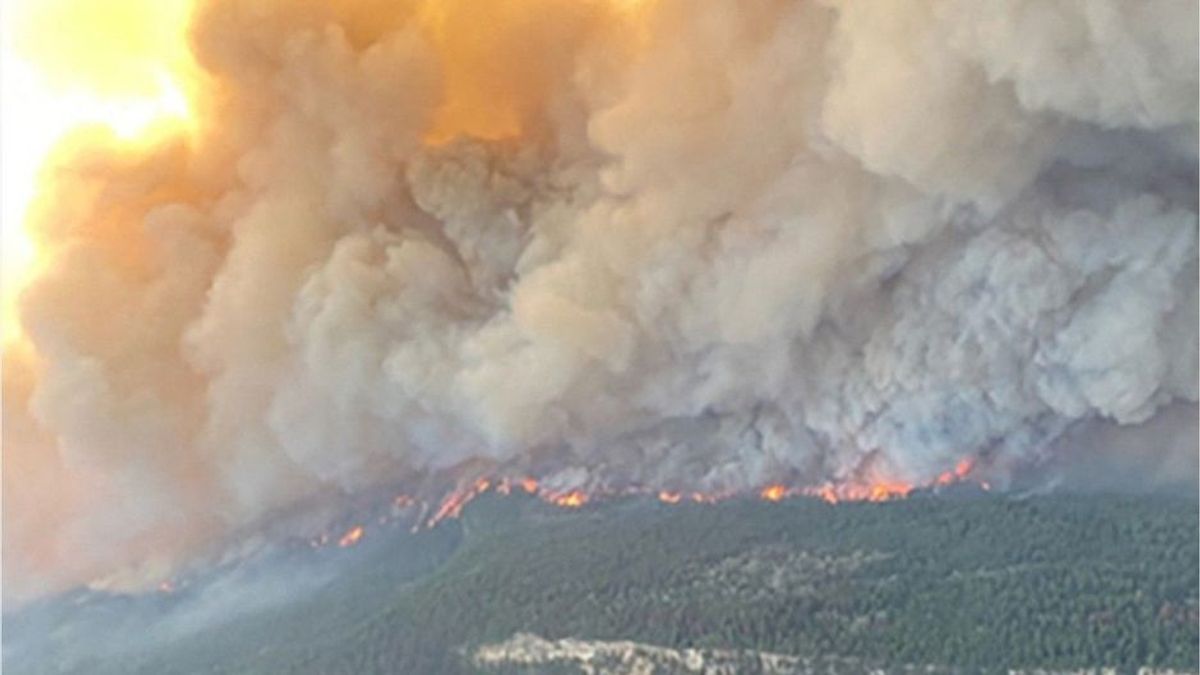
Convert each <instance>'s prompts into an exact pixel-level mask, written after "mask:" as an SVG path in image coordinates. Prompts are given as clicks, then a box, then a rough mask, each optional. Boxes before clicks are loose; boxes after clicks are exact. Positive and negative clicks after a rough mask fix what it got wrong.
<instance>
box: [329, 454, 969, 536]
mask: <svg viewBox="0 0 1200 675" xmlns="http://www.w3.org/2000/svg"><path fill="white" fill-rule="evenodd" d="M974 470H975V461H974V460H972V459H964V460H961V461H959V462H958V463H957V464H956V465H955V466H954V468H953V469H951V470H948V471H945V472H943V473H941V474H939V475H938V476H937V477H936V478H934V479H933V480H931V481H929V482H928V483H926V484H925V485H926V486H928V487H937V486H943V485H949V484H951V483H956V482H960V481H964V480H968V479H970V477H971V474H972V472H973V471H974ZM860 473H863V474H872V473H874V474H876V477H875V478H873V479H871V480H866V479H862V478H859V479H853V480H844V481H841V482H826V483H823V484H821V485H816V486H807V487H797V486H788V485H786V484H784V483H771V484H768V485H766V486H765V487H763V488H762V489H760V490H759V491H758V492H757V497H758V498H759V499H762V500H764V501H768V502H772V503H775V502H781V501H783V500H785V499H790V498H793V497H811V498H817V499H821V500H824V501H826V502H828V503H830V504H838V503H841V502H853V501H866V502H884V501H891V500H896V499H903V498H905V497H907V496H908V495H909V494H911V493H912V491H913V490H914V489H915V486H914V485H913V484H911V483H907V482H904V481H899V480H894V479H885V478H881V477H879V476H878V474H879V473H880V470H879V469H878V468H872V467H870V466H868V467H867V468H866V470H864V471H862V472H860ZM977 482H978V484H979V486H980V487H981V488H982V489H984V490H990V489H991V485H990V484H989V483H988V482H987V481H984V480H977ZM464 485H465V487H460V488H458V489H456V490H453V491H451V492H450V493H448V494H446V495H445V496H443V497H442V498H441V499H440V501H438V502H437V504H438V507H437V509H436V510H434V512H433V515H432V516H429V517H428V518H427V517H426V516H427V514H428V513H429V511H430V509H431V506H430V504H431V503H430V502H429V501H426V500H424V499H419V498H417V497H413V496H410V495H408V494H398V495H396V496H395V497H393V498H392V502H391V506H392V507H393V510H392V511H391V513H390V514H389V515H383V516H380V517H379V518H378V521H379V523H380V524H386V523H387V522H389V521H390V520H392V519H396V518H405V519H406V520H407V519H409V518H410V517H411V511H408V509H409V508H410V507H419V509H420V511H419V513H418V514H417V516H416V518H415V519H414V520H412V521H411V522H412V525H411V527H410V528H409V531H410V532H413V533H416V532H419V531H420V530H422V529H432V528H433V527H436V526H437V525H438V524H439V523H440V522H442V521H443V520H446V519H455V518H458V517H460V516H461V515H462V512H463V509H464V508H465V507H466V505H467V504H469V503H470V502H471V501H472V500H474V499H475V498H476V497H478V496H480V495H482V494H484V493H485V492H488V491H493V492H496V493H497V494H500V495H505V496H509V495H511V494H512V491H513V490H514V489H515V488H518V487H519V488H520V489H522V490H524V491H525V492H526V493H527V494H529V495H533V496H536V497H537V498H538V499H540V500H541V501H542V502H545V503H547V504H551V505H553V506H558V507H562V508H569V509H575V508H580V507H582V506H584V505H585V504H588V503H589V502H591V501H592V500H593V499H598V498H606V497H632V496H639V495H642V496H644V495H653V496H655V497H657V498H658V500H659V501H660V502H662V503H664V504H679V503H681V502H683V501H684V500H685V499H687V500H690V501H692V502H695V503H697V504H716V503H718V502H722V501H725V500H728V499H733V498H736V497H738V496H739V494H744V493H738V492H735V491H720V492H688V493H684V492H679V491H674V490H665V489H660V490H652V489H648V488H647V487H644V486H638V485H630V486H625V487H623V488H612V487H597V488H592V489H590V491H589V490H585V489H583V488H573V489H570V490H565V491H561V490H551V489H545V488H542V487H541V485H540V484H539V482H538V480H537V479H536V478H533V477H532V476H525V477H522V478H516V479H514V478H511V477H507V476H505V477H501V478H486V477H481V478H477V479H475V480H474V481H471V482H470V483H465V484H464ZM405 512H407V513H405ZM364 534H365V532H364V530H363V527H362V526H361V525H356V526H355V527H353V528H351V529H350V530H348V531H347V532H346V533H345V534H343V535H342V537H341V538H340V539H338V541H337V544H338V546H340V547H342V548H346V547H348V546H353V545H354V544H356V543H358V541H359V540H360V539H361V538H362V537H363V535H364ZM329 542H330V536H329V535H328V534H321V535H320V536H319V537H316V538H314V539H311V540H310V541H309V545H311V546H312V547H313V548H320V547H323V546H325V545H327V544H328V543H329Z"/></svg>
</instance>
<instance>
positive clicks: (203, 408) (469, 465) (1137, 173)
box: [3, 0, 1200, 602]
mask: <svg viewBox="0 0 1200 675" xmlns="http://www.w3.org/2000/svg"><path fill="white" fill-rule="evenodd" d="M1197 24H1198V18H1197V5H1196V3H1195V2H1192V1H1190V0H1145V1H1140V2H1128V1H1126V0H1089V1H1082V0H1081V1H1078V2H1076V1H1065V0H1026V1H1024V2H1014V3H996V2H992V1H990V0H941V1H936V2H935V1H932V0H887V1H883V0H881V1H878V2H836V1H834V0H825V1H814V2H795V1H792V0H747V1H737V2H734V1H733V0H719V1H718V0H643V1H641V2H635V1H631V0H624V1H618V0H582V1H581V0H493V1H491V2H486V3H480V2H471V1H469V0H436V1H434V0H408V1H407V2H385V1H382V0H360V1H357V2H351V1H343V2H335V3H330V2H327V1H325V0H320V1H318V0H286V1H285V0H205V1H201V2H199V3H197V5H196V6H195V7H194V8H193V14H192V17H191V20H190V27H189V35H190V44H191V48H192V52H193V57H194V60H195V64H196V66H197V67H196V72H195V73H194V74H193V75H192V76H191V77H192V78H193V79H192V80H191V81H190V82H189V85H188V89H189V91H190V92H191V103H190V105H191V107H192V126H193V127H194V128H192V129H189V130H188V131H187V132H181V133H179V134H178V135H170V134H168V135H165V136H163V137H161V138H156V139H154V140H153V142H145V143H140V144H131V143H127V142H122V141H120V140H118V139H114V138H112V137H109V136H106V135H105V134H103V133H99V132H95V131H90V132H89V131H85V132H81V133H79V134H76V135H75V136H73V137H71V138H70V139H68V140H67V141H66V142H65V143H64V144H62V145H60V146H59V148H58V150H57V151H56V152H55V154H54V156H53V160H52V163H51V165H50V167H49V169H48V170H47V171H46V173H45V174H44V176H43V183H42V190H43V198H42V200H41V201H40V202H39V205H38V208H37V209H36V210H35V212H34V214H33V217H32V220H31V228H32V237H33V240H34V242H35V245H36V248H37V260H38V264H37V265H35V266H34V267H33V268H32V269H33V270H34V271H33V272H31V275H30V277H29V278H28V279H26V280H25V281H24V282H23V286H22V291H21V294H20V297H19V302H18V312H19V323H20V333H21V336H22V337H21V338H20V340H19V342H18V343H17V344H15V345H13V346H10V347H9V348H8V349H7V350H6V355H5V356H6V359H5V364H4V366H5V367H4V372H3V387H4V389H3V393H4V402H3V406H4V407H3V413H4V438H3V441H4V461H5V472H4V477H3V490H4V553H5V558H4V563H5V564H4V584H3V585H4V595H5V599H6V600H8V601H11V602H21V601H24V600H27V599H30V598H33V597H36V596H38V595H42V594H45V593H47V592H50V591H55V590H59V589H63V588H66V587H70V586H73V585H77V584H80V583H85V582H97V580H100V581H101V583H103V584H106V585H109V586H134V587H137V586H139V585H144V584H149V583H157V581H158V580H159V579H161V578H162V577H163V576H164V575H167V574H170V573H171V571H172V570H174V569H176V568H177V567H178V566H180V565H182V564H183V563H185V562H186V561H187V560H189V559H190V558H191V557H192V556H195V555H198V554H201V553H206V552H210V551H212V550H214V548H217V549H219V548H220V547H221V546H222V542H224V541H226V540H227V538H228V537H229V536H231V535H232V534H234V533H239V534H243V533H245V532H248V531H254V530H255V529H256V528H258V527H259V526H260V524H261V523H262V522H264V520H265V519H270V518H271V517H272V515H273V514H277V513H279V512H282V511H288V510H289V509H292V508H294V507H295V506H296V505H298V504H301V503H304V504H307V503H312V502H313V501H314V500H316V501H331V500H332V501H336V499H337V498H338V495H343V494H356V493H360V492H363V491H366V490H369V489H371V488H373V487H378V486H381V485H389V484H404V483H411V484H421V485H441V486H443V487H449V486H452V485H454V483H455V482H456V481H459V480H468V479H473V478H475V477H477V476H480V475H490V474H504V473H512V474H513V475H536V476H538V477H540V478H543V479H544V480H548V481H550V482H551V483H555V484H559V485H562V486H564V487H572V486H586V485H591V484H597V483H602V482H613V483H626V484H639V485H644V486H648V487H649V488H653V489H659V488H662V489H676V490H690V489H698V490H699V489H702V490H725V491H729V490H743V489H754V488H756V487H758V486H761V485H764V484H766V483H768V482H776V481H784V482H790V483H794V484H798V485H806V484H817V483H821V482H825V481H833V482H838V481H846V480H855V479H858V478H861V477H863V476H867V477H871V478H877V479H886V480H895V481H902V482H905V483H911V484H914V485H920V484H927V483H929V482H931V481H933V480H934V479H935V478H936V477H937V476H938V475H940V474H941V473H943V472H945V471H947V470H948V469H951V468H952V467H954V466H956V465H957V464H958V463H959V462H960V461H961V460H963V459H969V460H972V461H973V462H974V463H975V465H976V466H978V467H980V469H979V470H980V471H981V472H984V473H985V474H986V475H987V476H988V477H989V479H990V480H992V481H993V482H994V483H996V484H997V485H998V486H1000V487H1003V486H1004V485H1005V484H1006V482H1007V481H1008V480H1009V479H1010V478H1011V477H1013V476H1017V475H1025V476H1030V475H1032V476H1039V475H1041V474H1042V472H1045V473H1046V474H1047V475H1049V474H1053V475H1054V476H1055V477H1056V479H1057V477H1061V476H1064V475H1070V476H1080V477H1088V476H1092V477H1094V476H1093V474H1095V473H1097V472H1098V471H1099V469H1098V468H1088V467H1092V465H1091V464H1090V463H1091V462H1092V459H1091V458H1092V457H1097V458H1099V457H1111V456H1112V454H1113V452H1114V450H1111V449H1109V448H1108V443H1109V441H1110V440H1111V441H1112V443H1113V444H1114V445H1113V446H1112V447H1113V448H1117V449H1118V450H1119V451H1120V452H1128V453H1139V452H1147V453H1151V456H1152V457H1153V458H1154V459H1153V460H1152V461H1148V462H1147V463H1138V462H1125V463H1121V462H1118V463H1115V464H1114V463H1113V462H1109V461H1107V460H1106V462H1107V463H1100V462H1099V460H1097V463H1096V464H1095V467H1101V466H1114V467H1118V468H1117V469H1115V470H1116V471H1118V473H1116V474H1113V473H1112V472H1102V471H1101V472H1100V473H1106V475H1104V476H1102V477H1101V478H1100V480H1102V481H1104V482H1106V483H1118V485H1120V484H1126V483H1130V484H1136V485H1137V486H1138V488H1139V489H1141V488H1143V487H1144V485H1145V484H1146V483H1147V482H1153V481H1158V480H1159V479H1160V478H1163V477H1164V474H1167V475H1166V478H1169V479H1170V480H1172V481H1176V482H1178V481H1182V482H1183V484H1184V485H1185V486H1188V489H1194V486H1195V481H1196V463H1195V453H1196V443H1195V441H1196V418H1197V406H1196V401H1197V377H1198V375H1197V321H1198V319H1197V246H1196V239H1197V100H1198V97H1200V89H1198V76H1197ZM1160 411H1168V412H1169V414H1167V415H1166V416H1165V417H1164V416H1163V414H1160ZM1139 432H1143V433H1139ZM1181 437H1182V438H1184V439H1185V440H1184V441H1182V442H1181V441H1180V438H1181ZM1084 441H1086V444H1087V445H1088V446H1089V447H1079V445H1080V443H1082V442H1084ZM1092 446H1094V447H1092ZM1160 448H1168V449H1175V450H1177V451H1178V453H1179V455H1178V456H1172V457H1168V458H1164V457H1163V456H1162V454H1163V452H1162V451H1160ZM1068 457H1069V458H1070V462H1069V464H1070V465H1071V466H1082V467H1085V468H1083V469H1079V468H1068V469H1064V468H1063V466H1064V465H1065V464H1067V463H1068V462H1066V459H1067V458H1068ZM1175 466H1179V467H1182V468H1181V469H1180V470H1178V471H1177V470H1172V469H1169V468H1167V469H1164V468H1163V467H1175ZM1122 467H1124V468H1122ZM1128 467H1136V470H1132V471H1131V470H1128ZM1051 468H1053V470H1051ZM1181 471H1182V473H1180V472H1181ZM1114 475H1115V476H1119V477H1120V480H1119V481H1118V480H1117V479H1116V478H1114Z"/></svg>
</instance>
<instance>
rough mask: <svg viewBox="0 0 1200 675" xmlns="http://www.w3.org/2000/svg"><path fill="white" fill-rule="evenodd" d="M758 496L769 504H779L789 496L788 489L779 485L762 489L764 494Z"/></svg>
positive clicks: (760, 493)
mask: <svg viewBox="0 0 1200 675" xmlns="http://www.w3.org/2000/svg"><path fill="white" fill-rule="evenodd" d="M758 496H760V497H762V498H763V499H765V500H767V501H769V502H777V501H780V500H782V499H783V498H784V497H786V496H787V488H785V487H784V486H782V485H779V484H778V483H776V484H775V485H768V486H767V487H765V488H763V489H762V492H759V493H758Z"/></svg>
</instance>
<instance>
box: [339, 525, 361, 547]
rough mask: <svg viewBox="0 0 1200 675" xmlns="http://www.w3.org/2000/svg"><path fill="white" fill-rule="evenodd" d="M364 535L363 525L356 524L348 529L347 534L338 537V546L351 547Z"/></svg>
mask: <svg viewBox="0 0 1200 675" xmlns="http://www.w3.org/2000/svg"><path fill="white" fill-rule="evenodd" d="M362 536H363V528H362V525H355V526H354V527H352V528H350V529H349V530H347V531H346V534H343V535H342V538H341V539H338V546H339V547H341V548H349V547H351V546H353V545H355V544H357V543H358V540H359V539H362Z"/></svg>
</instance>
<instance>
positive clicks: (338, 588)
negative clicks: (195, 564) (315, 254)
mask: <svg viewBox="0 0 1200 675" xmlns="http://www.w3.org/2000/svg"><path fill="white" fill-rule="evenodd" d="M1197 528H1198V522H1197V505H1196V502H1195V501H1194V500H1187V499H1172V498H1161V497H1158V498H1150V497H1137V498H1135V497H1116V496H1069V495H1061V496H1048V497H1038V498H1031V499H1025V500H1018V499H1013V498H1010V497H1004V496H972V497H970V498H948V497H944V496H930V495H919V496H915V497H912V498H909V499H906V500H901V501H897V502H890V503H882V504H872V503H851V504H839V505H829V504H826V503H824V502H821V501H818V500H813V499H796V500H789V501H785V502H782V503H778V504H773V503H766V502H761V501H757V500H734V501H730V502H725V503H722V504H718V505H695V504H692V505H683V504H680V505H665V504H660V503H657V502H653V501H650V500H623V501H618V502H612V503H601V504H598V505H589V506H587V507H584V508H582V509H579V510H563V509H556V508H553V507H549V506H547V505H544V504H541V503H538V502H535V501H533V500H528V499H525V498H518V497H515V496H514V497H501V496H498V495H488V496H485V497H483V498H480V499H479V500H477V501H476V502H474V503H472V504H471V505H470V506H469V507H468V509H467V510H466V512H465V514H464V517H463V518H462V519H461V520H459V521H454V522H451V523H448V524H446V525H444V526H442V528H439V530H440V531H439V532H434V533H424V534H422V535H418V536H416V537H414V536H412V535H408V534H402V533H400V532H399V531H397V532H394V533H392V534H386V535H385V534H384V533H380V536H379V537H377V538H376V539H375V540H374V541H367V542H364V545H363V546H364V548H363V549H362V550H361V551H357V552H355V553H354V555H355V556H357V557H355V558H354V559H352V560H349V561H348V562H347V565H348V566H347V567H345V568H344V569H340V570H339V573H338V575H337V577H336V578H334V580H333V581H331V582H329V583H328V584H325V585H322V586H321V587H320V588H319V589H318V590H316V591H314V592H311V593H306V594H304V595H303V596H302V597H301V598H300V600H299V601H297V602H294V603H290V604H287V605H284V606H281V607H276V608H273V609H269V610H264V611H261V612H257V613H251V614H248V615H244V616H242V617H240V618H238V619H236V620H234V621H232V622H229V623H225V624H221V625H218V626H216V627H213V628H209V629H205V630H204V631H202V632H201V633H200V634H199V635H195V636H192V637H188V638H182V639H180V640H178V641H177V642H176V643H175V644H173V645H170V646H168V647H157V648H155V649H154V650H151V651H145V652H141V653H139V655H138V657H137V658H136V659H127V660H124V661H123V663H122V665H121V666H117V665H116V664H112V663H109V664H102V663H96V662H92V663H90V664H88V666H87V667H86V668H82V667H81V668H79V669H78V670H77V672H88V673H93V672H105V668H104V667H101V666H107V667H108V669H109V672H132V671H133V670H136V671H138V672H145V673H155V674H164V675H165V674H167V673H184V672H195V671H196V670H205V671H208V672H222V673H267V672H269V673H287V672H292V673H301V672H304V673H308V672H322V673H371V672H378V673H392V672H401V673H437V672H470V671H471V669H472V668H473V666H472V665H470V664H469V663H468V661H467V660H466V659H465V658H464V656H463V655H464V654H466V653H468V652H469V650H470V649H471V648H473V647H475V646H477V645H480V644H483V643H488V642H498V641H502V640H505V639H507V638H509V637H511V636H512V635H514V634H515V633H518V632H528V633H534V634H537V635H540V636H542V637H545V638H548V639H551V640H553V639H558V638H564V637H579V638H586V639H594V640H635V641H638V642H642V643H647V644H651V645H660V646H664V647H703V648H718V649H742V648H747V649H754V650H763V651H769V652H774V653H780V654H790V655H796V656H802V657H806V658H809V657H815V658H836V659H840V660H841V661H840V662H841V663H842V671H841V672H846V671H845V664H846V663H859V664H861V665H862V667H863V668H864V669H865V668H867V667H871V666H885V667H886V666H891V667H898V666H901V665H904V664H908V665H918V666H926V665H932V666H942V667H948V668H954V669H962V670H969V671H975V670H992V669H997V668H1051V669H1054V668H1077V667H1094V666H1115V667H1121V668H1134V667H1139V666H1169V667H1174V668H1178V669H1186V670H1195V669H1196V666H1197V658H1198V657H1197V637H1198V631H1197V623H1198V607H1197V593H1198V590H1197V566H1198V564H1200V561H1198V554H1197ZM422 537H423V538H424V539H422ZM415 542H421V545H420V546H413V544H414V543H415ZM437 551H441V552H440V553H437ZM417 559H421V560H424V561H425V562H424V563H422V564H420V565H417V564H415V563H413V561H414V560H417ZM401 571H403V573H401ZM131 664H132V665H131ZM7 665H17V666H20V667H19V668H14V669H12V670H11V671H10V672H13V673H21V672H48V671H49V672H53V670H52V669H47V668H38V667H32V665H31V662H30V661H23V662H22V663H19V664H16V663H14V664H7Z"/></svg>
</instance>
